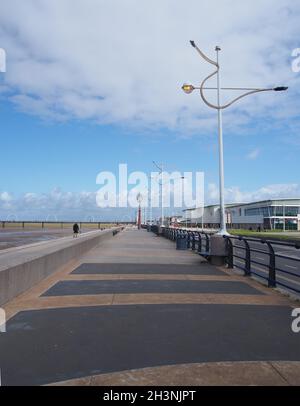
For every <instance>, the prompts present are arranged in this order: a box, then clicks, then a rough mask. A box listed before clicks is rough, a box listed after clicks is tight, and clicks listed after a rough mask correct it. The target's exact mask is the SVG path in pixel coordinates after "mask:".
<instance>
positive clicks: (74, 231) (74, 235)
mask: <svg viewBox="0 0 300 406" xmlns="http://www.w3.org/2000/svg"><path fill="white" fill-rule="evenodd" d="M78 233H79V225H78V224H77V223H75V224H74V225H73V238H77V237H78Z"/></svg>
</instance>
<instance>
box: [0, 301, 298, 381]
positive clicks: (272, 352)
mask: <svg viewBox="0 0 300 406" xmlns="http://www.w3.org/2000/svg"><path fill="white" fill-rule="evenodd" d="M283 360H285V361H300V345H299V334H294V333H292V331H291V309H290V308H289V307H277V306H276V307H273V306H248V305H243V306H237V305H139V306H108V307H105V306H102V307H86V308H76V309H75V308H68V309H52V310H36V311H26V312H21V313H19V314H17V315H16V316H15V317H13V318H12V319H11V320H10V321H9V322H8V325H7V333H5V334H0V365H1V372H2V385H40V384H46V383H50V382H54V381H61V380H67V379H72V378H79V377H83V376H87V375H94V374H101V373H109V372H116V371H122V370H128V369H136V368H145V367H153V366H160V365H170V364H181V363H197V362H216V361H223V362H224V361H283Z"/></svg>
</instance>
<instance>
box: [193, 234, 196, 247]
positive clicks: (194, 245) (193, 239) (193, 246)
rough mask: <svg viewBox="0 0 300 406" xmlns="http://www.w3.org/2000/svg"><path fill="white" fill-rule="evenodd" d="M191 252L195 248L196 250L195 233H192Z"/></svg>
mask: <svg viewBox="0 0 300 406" xmlns="http://www.w3.org/2000/svg"><path fill="white" fill-rule="evenodd" d="M192 236H193V237H192V250H193V251H195V248H196V245H195V243H196V238H195V233H194V232H193V233H192Z"/></svg>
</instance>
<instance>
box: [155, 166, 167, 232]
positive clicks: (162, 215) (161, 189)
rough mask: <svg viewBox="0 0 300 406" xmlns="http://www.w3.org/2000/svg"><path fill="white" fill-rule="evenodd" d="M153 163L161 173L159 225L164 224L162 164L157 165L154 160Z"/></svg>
mask: <svg viewBox="0 0 300 406" xmlns="http://www.w3.org/2000/svg"><path fill="white" fill-rule="evenodd" d="M153 164H154V165H155V166H156V167H157V169H158V170H159V174H160V175H161V183H160V195H161V226H164V220H165V219H164V196H163V182H164V166H163V164H161V165H160V166H159V165H157V163H156V162H155V161H153Z"/></svg>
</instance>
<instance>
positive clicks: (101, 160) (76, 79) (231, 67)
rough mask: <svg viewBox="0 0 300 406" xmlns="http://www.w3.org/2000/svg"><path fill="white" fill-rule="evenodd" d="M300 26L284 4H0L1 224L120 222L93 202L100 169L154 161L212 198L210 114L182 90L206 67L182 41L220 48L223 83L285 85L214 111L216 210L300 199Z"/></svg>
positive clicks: (119, 214) (92, 0) (31, 0)
mask: <svg viewBox="0 0 300 406" xmlns="http://www.w3.org/2000/svg"><path fill="white" fill-rule="evenodd" d="M299 18H300V3H299V2H295V1H294V0H276V1H274V0H272V1H271V0H256V1H254V2H253V1H249V0H245V1H243V2H241V1H239V0H209V1H206V0H202V1H199V0H186V1H184V2H183V1H179V0H152V1H146V0H110V1H105V0H77V1H76V2H74V1H71V0H26V2H25V1H22V0H1V13H0V48H3V49H4V50H5V52H6V73H0V150H1V158H0V174H1V175H0V219H1V220H7V219H16V220H21V219H25V220H28V219H32V220H35V219H42V220H44V219H59V220H61V219H80V220H81V219H88V218H92V219H94V220H97V221H98V220H107V219H111V220H114V219H125V218H129V217H130V218H131V217H132V216H134V210H133V209H127V210H124V209H122V210H121V209H119V210H112V209H106V210H104V209H100V208H99V207H97V206H96V198H95V196H96V192H97V190H98V189H99V185H97V184H96V178H97V175H98V173H99V172H101V171H112V172H114V173H117V171H118V165H119V164H120V163H127V164H128V170H129V171H143V172H145V173H150V172H151V171H155V170H156V169H155V167H154V166H153V163H152V161H153V160H155V161H156V162H163V163H164V165H165V168H166V170H168V171H175V170H177V171H181V172H184V171H193V172H196V171H201V172H204V174H205V201H206V203H215V202H217V201H218V196H219V191H218V138H217V115H216V111H215V110H212V109H209V108H208V107H207V106H206V105H205V104H204V103H203V101H202V100H201V98H200V95H199V93H197V92H194V93H192V94H191V95H186V94H184V93H183V92H182V91H181V86H182V84H183V83H193V84H194V85H195V86H199V84H200V83H201V81H202V80H203V79H204V78H205V77H206V76H207V75H208V74H209V73H212V69H213V67H212V66H210V65H208V64H207V63H206V62H204V61H203V60H202V59H201V58H200V56H199V55H198V54H197V53H196V52H195V50H194V49H193V48H192V47H191V46H190V44H189V40H195V42H196V43H197V45H198V46H199V47H200V48H201V49H202V50H203V51H204V52H205V53H206V54H207V55H208V56H209V57H210V58H215V51H214V49H215V46H216V45H219V46H221V48H222V51H221V55H220V63H221V74H222V84H223V85H224V86H225V87H231V86H237V87H255V88H256V87H263V88H265V87H267V88H268V87H271V88H272V87H274V86H277V85H286V86H289V91H288V92H286V93H275V92H270V93H264V94H259V95H255V96H251V97H249V98H245V99H244V100H242V101H240V102H239V103H237V104H235V105H233V106H232V107H231V108H229V109H227V110H225V111H224V117H223V119H224V157H225V188H226V193H225V195H226V201H227V203H232V202H247V201H253V200H261V199H266V198H272V197H273V198H279V197H300V180H299V169H298V168H299V153H300V132H299V131H300V119H299V113H298V112H299V107H300V90H299V85H300V73H299V72H296V71H295V69H294V71H293V69H292V64H293V62H295V53H293V52H294V50H295V49H298V48H300V26H299ZM293 55H294V56H293ZM211 85H215V82H213V80H212V81H211ZM208 97H209V98H210V100H212V101H214V98H215V97H214V95H213V94H209V95H208ZM231 97H232V93H231V92H230V93H227V94H224V95H223V99H224V101H227V100H230V98H231ZM179 212H180V210H179ZM126 216H127V217H126Z"/></svg>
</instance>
